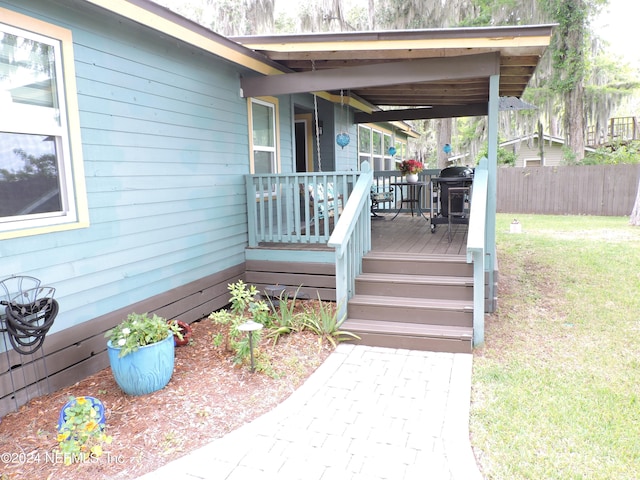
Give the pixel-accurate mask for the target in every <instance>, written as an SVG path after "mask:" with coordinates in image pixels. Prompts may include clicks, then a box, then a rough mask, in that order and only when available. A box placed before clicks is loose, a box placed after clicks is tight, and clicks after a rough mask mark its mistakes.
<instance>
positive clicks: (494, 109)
mask: <svg viewBox="0 0 640 480" xmlns="http://www.w3.org/2000/svg"><path fill="white" fill-rule="evenodd" d="M499 83H500V75H491V76H490V77H489V118H488V121H489V126H488V141H489V145H488V155H489V158H488V160H489V161H488V165H487V166H488V173H489V179H488V186H487V224H486V230H485V246H486V247H485V248H486V259H485V260H486V261H485V269H486V271H487V273H488V280H489V285H488V293H489V304H488V307H489V308H488V311H490V312H492V311H494V309H495V300H494V299H495V298H496V295H497V292H496V289H495V279H494V276H495V269H496V209H497V186H496V182H497V179H498V123H499V122H498V112H499V104H500V96H499Z"/></svg>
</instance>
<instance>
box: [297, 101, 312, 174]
mask: <svg viewBox="0 0 640 480" xmlns="http://www.w3.org/2000/svg"><path fill="white" fill-rule="evenodd" d="M311 122H312V115H311V114H310V113H304V114H299V115H296V117H295V134H296V149H295V154H296V172H298V173H300V172H313V149H312V145H313V139H312V137H311V132H312V128H311V125H312V123H311Z"/></svg>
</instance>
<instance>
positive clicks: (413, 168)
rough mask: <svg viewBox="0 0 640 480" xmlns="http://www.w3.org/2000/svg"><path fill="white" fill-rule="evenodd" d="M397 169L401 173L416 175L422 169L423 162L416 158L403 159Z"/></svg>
mask: <svg viewBox="0 0 640 480" xmlns="http://www.w3.org/2000/svg"><path fill="white" fill-rule="evenodd" d="M398 170H400V172H401V173H402V175H417V174H418V173H420V172H421V171H422V170H424V164H423V163H422V162H419V161H418V160H414V159H410V160H403V161H402V162H400V163H399V164H398Z"/></svg>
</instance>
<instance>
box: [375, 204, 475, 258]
mask: <svg viewBox="0 0 640 480" xmlns="http://www.w3.org/2000/svg"><path fill="white" fill-rule="evenodd" d="M392 218H393V215H392V214H387V215H385V216H381V217H378V218H373V219H371V250H373V251H376V252H403V253H415V254H441V255H466V253H467V231H468V225H452V226H451V243H449V239H448V238H447V237H448V235H447V227H448V225H438V226H437V228H436V231H435V233H431V229H430V224H429V221H428V220H427V219H425V218H424V217H421V216H414V217H412V216H411V214H405V213H403V214H400V215H398V216H397V217H396V218H395V220H391V219H392Z"/></svg>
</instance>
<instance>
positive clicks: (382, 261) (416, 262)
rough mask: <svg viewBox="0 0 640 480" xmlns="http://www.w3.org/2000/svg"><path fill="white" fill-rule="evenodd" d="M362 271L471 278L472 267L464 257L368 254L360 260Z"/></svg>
mask: <svg viewBox="0 0 640 480" xmlns="http://www.w3.org/2000/svg"><path fill="white" fill-rule="evenodd" d="M362 271H363V272H370V273H390V274H391V273H399V274H402V273H405V274H420V275H421V274H429V275H462V276H472V275H473V265H472V264H470V263H467V258H466V256H464V255H449V256H442V255H420V256H416V255H412V254H408V253H407V254H405V253H386V252H369V253H367V255H365V256H364V258H363V259H362Z"/></svg>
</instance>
